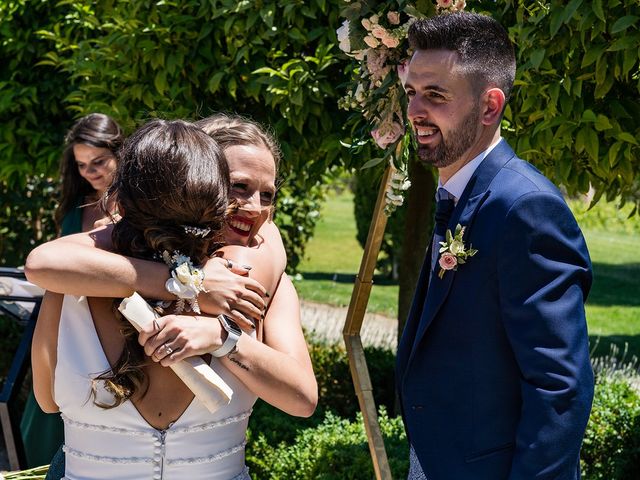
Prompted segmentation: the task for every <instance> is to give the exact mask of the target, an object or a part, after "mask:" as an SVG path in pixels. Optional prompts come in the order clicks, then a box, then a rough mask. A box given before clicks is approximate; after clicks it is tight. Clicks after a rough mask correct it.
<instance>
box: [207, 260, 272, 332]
mask: <svg viewBox="0 0 640 480" xmlns="http://www.w3.org/2000/svg"><path fill="white" fill-rule="evenodd" d="M202 268H203V270H204V288H205V290H207V292H206V293H201V294H200V295H198V303H200V308H201V309H202V310H203V311H205V312H208V313H212V314H219V313H224V314H225V315H228V316H229V317H231V318H232V319H233V320H234V321H235V322H236V323H237V324H238V326H239V327H240V328H242V329H244V330H250V329H252V328H254V322H253V321H252V320H251V319H255V320H258V319H261V318H262V316H263V315H264V311H265V308H266V300H265V299H266V298H268V293H267V291H266V290H265V288H264V287H263V286H262V285H261V284H260V283H259V282H258V281H256V280H254V279H252V278H249V277H248V276H247V274H248V272H249V270H250V269H251V267H249V268H247V267H245V266H242V265H239V264H237V263H236V262H233V261H231V260H226V259H224V258H219V257H214V258H211V259H210V260H208V261H207V263H206V264H205V265H204V266H203V267H202Z"/></svg>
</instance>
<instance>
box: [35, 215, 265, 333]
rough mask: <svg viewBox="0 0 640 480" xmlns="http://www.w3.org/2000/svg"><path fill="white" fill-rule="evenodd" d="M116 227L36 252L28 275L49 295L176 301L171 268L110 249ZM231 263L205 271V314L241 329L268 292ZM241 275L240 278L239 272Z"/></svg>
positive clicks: (259, 309)
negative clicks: (170, 287) (226, 319)
mask: <svg viewBox="0 0 640 480" xmlns="http://www.w3.org/2000/svg"><path fill="white" fill-rule="evenodd" d="M111 228H112V227H105V228H100V229H97V230H94V231H92V232H87V233H80V234H76V235H69V236H66V237H62V238H58V239H56V240H53V241H51V242H47V243H45V244H43V245H40V246H39V247H37V248H35V249H34V250H33V251H32V252H31V253H30V254H29V256H28V258H27V262H26V264H25V273H26V275H27V278H28V279H29V281H31V282H32V283H35V284H36V285H39V286H41V287H42V288H45V289H47V290H50V291H53V292H58V293H66V294H71V295H85V296H92V297H128V296H130V295H131V294H132V293H133V292H134V291H137V292H138V293H140V294H141V295H142V296H143V297H146V298H154V299H159V300H175V297H174V296H173V295H172V294H170V293H169V292H167V290H166V289H165V282H166V280H167V279H168V278H169V268H168V267H167V266H166V265H164V264H163V263H160V262H152V261H147V260H141V259H137V258H130V257H124V256H122V255H118V254H116V253H113V252H111V251H108V250H105V248H109V247H110V242H111ZM225 265H226V261H223V260H221V259H214V260H210V261H209V262H207V264H206V265H205V267H204V271H205V283H204V287H205V289H206V290H208V293H206V294H202V295H201V296H200V298H199V301H200V304H201V307H202V310H203V311H205V312H208V313H211V314H219V313H225V314H227V315H229V316H231V317H232V318H233V319H234V320H236V321H237V322H239V323H241V324H246V323H248V320H247V319H246V317H252V318H259V317H260V316H261V315H262V312H263V309H264V306H265V302H264V299H263V297H264V296H265V293H266V292H265V289H264V288H263V287H262V286H261V285H260V284H259V283H258V282H257V281H255V280H253V279H252V278H249V277H246V276H242V275H238V274H237V273H246V271H247V270H246V269H244V268H242V267H241V266H240V265H242V263H241V262H235V264H234V265H235V266H234V267H233V270H232V271H230V270H229V269H227V267H226V266H225ZM234 272H235V273H234Z"/></svg>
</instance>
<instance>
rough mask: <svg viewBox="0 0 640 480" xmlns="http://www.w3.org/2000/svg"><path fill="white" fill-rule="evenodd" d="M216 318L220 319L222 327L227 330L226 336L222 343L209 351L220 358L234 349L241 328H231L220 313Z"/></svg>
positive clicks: (240, 333)
mask: <svg viewBox="0 0 640 480" xmlns="http://www.w3.org/2000/svg"><path fill="white" fill-rule="evenodd" d="M218 319H219V320H220V324H221V325H222V328H224V329H225V331H226V332H227V338H226V339H225V341H224V343H223V344H222V345H220V347H218V348H217V349H215V350H214V351H213V352H211V355H213V356H214V357H217V358H220V357H224V356H225V355H229V354H230V353H232V352H234V351H235V350H236V345H237V343H238V340H240V335H242V330H240V329H239V328H238V329H237V331H236V329H233V328H231V326H230V325H229V321H228V320H227V319H226V318H224V317H223V316H222V315H220V316H219V317H218Z"/></svg>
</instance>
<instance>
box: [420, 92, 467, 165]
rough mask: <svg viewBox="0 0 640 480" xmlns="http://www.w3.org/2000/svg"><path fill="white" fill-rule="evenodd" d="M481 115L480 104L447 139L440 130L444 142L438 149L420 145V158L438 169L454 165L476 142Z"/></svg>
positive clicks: (448, 134) (452, 130) (448, 133)
mask: <svg viewBox="0 0 640 480" xmlns="http://www.w3.org/2000/svg"><path fill="white" fill-rule="evenodd" d="M479 115H480V103H479V102H478V103H476V105H474V107H473V110H471V111H470V112H469V114H468V115H467V116H466V117H464V118H463V119H462V120H461V121H460V123H458V125H456V126H455V127H454V128H452V129H450V130H449V131H448V132H447V135H446V138H445V134H444V131H442V130H440V131H441V132H442V135H441V136H442V140H441V141H440V143H439V144H438V145H437V146H436V147H433V148H430V147H429V146H428V145H420V143H418V158H419V159H420V160H421V161H422V162H424V163H426V164H427V165H431V166H434V167H436V168H443V167H448V166H449V165H452V164H454V163H455V162H456V161H458V160H459V159H460V158H461V157H462V156H463V155H464V154H465V152H466V151H467V150H469V149H470V148H471V147H472V146H473V144H474V142H475V141H476V137H477V127H478V121H479V119H478V117H479Z"/></svg>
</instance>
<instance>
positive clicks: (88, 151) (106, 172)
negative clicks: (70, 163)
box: [73, 143, 117, 194]
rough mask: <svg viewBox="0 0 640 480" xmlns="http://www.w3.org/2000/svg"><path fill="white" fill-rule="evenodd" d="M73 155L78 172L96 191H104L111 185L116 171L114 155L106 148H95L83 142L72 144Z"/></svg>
mask: <svg viewBox="0 0 640 480" xmlns="http://www.w3.org/2000/svg"><path fill="white" fill-rule="evenodd" d="M73 156H74V157H75V159H76V165H77V167H78V173H79V174H80V176H81V177H82V178H84V179H85V180H86V181H87V182H89V183H90V184H91V186H92V187H93V188H94V189H95V190H96V191H97V192H98V194H102V193H104V191H105V190H106V189H107V188H108V187H109V185H111V181H112V180H113V174H114V173H115V171H116V166H117V162H116V157H115V155H114V154H113V152H112V151H111V150H109V149H108V148H97V147H92V146H91V145H85V144H83V143H76V144H75V145H74V146H73Z"/></svg>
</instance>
